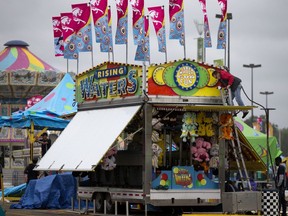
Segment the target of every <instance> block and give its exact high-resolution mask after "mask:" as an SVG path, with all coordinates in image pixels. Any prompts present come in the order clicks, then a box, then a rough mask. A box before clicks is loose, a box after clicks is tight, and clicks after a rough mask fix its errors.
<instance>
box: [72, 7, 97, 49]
mask: <svg viewBox="0 0 288 216" xmlns="http://www.w3.org/2000/svg"><path fill="white" fill-rule="evenodd" d="M90 11H91V10H90V5H88V4H87V3H83V4H73V5H72V14H73V19H74V21H75V22H74V23H75V27H74V29H75V35H76V44H77V49H78V51H79V52H91V51H92V32H91V17H90Z"/></svg>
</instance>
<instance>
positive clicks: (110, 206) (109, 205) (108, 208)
mask: <svg viewBox="0 0 288 216" xmlns="http://www.w3.org/2000/svg"><path fill="white" fill-rule="evenodd" d="M105 200H106V211H107V213H108V214H113V213H114V212H115V202H113V201H112V199H111V196H110V194H109V193H106V194H105Z"/></svg>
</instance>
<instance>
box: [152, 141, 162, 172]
mask: <svg viewBox="0 0 288 216" xmlns="http://www.w3.org/2000/svg"><path fill="white" fill-rule="evenodd" d="M162 151H163V150H162V148H161V147H160V146H159V145H158V144H156V143H153V144H152V167H153V168H154V172H155V171H156V168H158V158H159V156H160V154H161V153H162Z"/></svg>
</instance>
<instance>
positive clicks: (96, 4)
mask: <svg viewBox="0 0 288 216" xmlns="http://www.w3.org/2000/svg"><path fill="white" fill-rule="evenodd" d="M90 4H91V10H92V16H93V20H94V29H95V35H96V42H97V43H100V42H101V39H102V38H103V32H102V29H104V28H105V26H106V23H107V17H106V13H107V0H91V1H90ZM103 27H104V28H103Z"/></svg>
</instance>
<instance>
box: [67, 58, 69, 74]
mask: <svg viewBox="0 0 288 216" xmlns="http://www.w3.org/2000/svg"><path fill="white" fill-rule="evenodd" d="M67 72H69V59H67Z"/></svg>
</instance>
